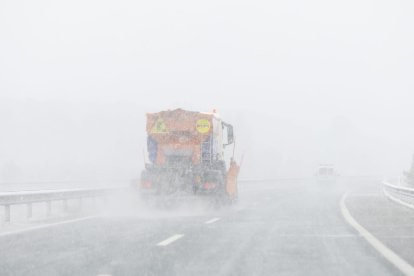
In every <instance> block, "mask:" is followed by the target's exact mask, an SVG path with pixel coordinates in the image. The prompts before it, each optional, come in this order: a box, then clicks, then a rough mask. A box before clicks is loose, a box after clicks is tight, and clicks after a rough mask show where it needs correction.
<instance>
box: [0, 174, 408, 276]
mask: <svg viewBox="0 0 414 276" xmlns="http://www.w3.org/2000/svg"><path fill="white" fill-rule="evenodd" d="M360 185H364V187H365V190H364V191H363V192H362V195H365V196H367V197H366V198H365V199H364V201H365V202H367V206H369V208H371V209H370V210H368V211H372V213H373V214H375V210H376V209H377V208H376V206H375V204H371V205H370V204H369V202H370V199H369V198H370V196H372V197H373V198H374V199H375V197H376V196H378V194H377V192H378V188H379V185H380V183H379V182H376V181H373V180H363V179H360V180H358V179H348V180H340V181H337V183H329V182H316V181H315V180H311V179H303V180H283V181H282V180H279V181H268V182H249V183H242V184H241V191H240V202H239V204H238V205H236V206H233V207H231V208H228V209H223V210H194V209H193V208H189V209H188V210H182V209H181V210H180V211H174V210H168V211H160V210H158V211H148V212H149V213H145V212H147V211H142V210H139V209H137V210H136V215H131V213H132V212H135V210H130V212H129V213H128V214H124V215H119V216H117V215H107V216H103V217H97V218H93V219H89V220H85V221H81V222H76V223H71V224H67V225H61V226H54V227H50V228H46V229H39V230H34V231H30V232H26V233H21V234H16V235H12V236H4V237H0V247H1V248H4V249H5V248H7V250H2V251H1V253H0V274H1V275H100V274H109V275H401V273H400V272H399V271H398V270H397V269H396V268H395V267H394V266H393V265H391V264H390V263H388V262H387V261H386V260H385V259H384V258H383V257H382V256H381V255H380V254H379V253H378V252H377V251H376V250H375V249H373V248H372V247H371V246H370V245H369V244H368V243H367V242H366V241H365V240H364V239H363V238H362V237H361V236H360V235H359V234H358V233H357V232H356V231H355V230H354V229H353V228H352V227H350V226H349V225H348V224H347V222H346V221H345V220H344V218H343V216H342V214H341V210H340V206H339V202H340V199H341V197H342V195H343V194H344V193H345V192H346V191H350V190H353V191H356V192H354V193H353V194H354V195H357V194H358V191H359V192H360V193H361V189H360V187H362V186H360ZM351 195H352V194H351ZM356 198H358V197H356ZM376 200H378V199H376ZM348 202H349V203H350V204H353V198H352V197H351V198H350V199H349V200H348ZM376 202H377V201H375V200H374V201H372V203H376ZM377 203H378V202H377ZM379 203H380V204H381V205H382V209H381V211H382V212H384V213H386V209H385V207H384V206H385V205H384V203H381V202H379ZM391 204H392V203H391ZM355 206H356V207H355ZM355 206H351V207H352V208H350V210H351V212H352V214H353V215H357V216H356V217H358V218H363V217H364V216H363V215H362V216H359V215H361V214H359V213H358V212H359V210H361V213H362V211H364V210H363V209H364V208H360V207H358V206H359V205H358V204H356V205H355ZM394 208H400V207H398V206H394ZM365 211H366V210H365ZM393 211H395V210H393ZM394 213H395V214H396V216H397V215H398V212H394ZM408 215H410V213H408ZM412 217H413V214H412V213H411V218H412ZM377 226H378V224H377ZM396 229H398V225H394V229H393V228H389V230H388V231H389V234H392V232H393V231H395V230H396ZM406 242H407V243H409V242H411V243H412V242H413V237H411V239H410V238H409V237H408V238H407V237H406ZM407 243H406V245H407ZM399 246H401V245H399ZM395 249H396V251H397V250H398V245H397V247H396V248H395Z"/></svg>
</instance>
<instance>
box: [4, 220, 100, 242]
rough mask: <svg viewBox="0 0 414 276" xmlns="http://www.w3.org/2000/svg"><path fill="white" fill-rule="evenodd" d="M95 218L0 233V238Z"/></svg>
mask: <svg viewBox="0 0 414 276" xmlns="http://www.w3.org/2000/svg"><path fill="white" fill-rule="evenodd" d="M97 217H98V216H88V217H83V218H78V219H71V220H65V221H61V222H55V223H48V224H44V225H39V226H33V227H30V228H26V229H21V230H15V231H10V232H4V233H0V237H5V236H12V235H16V234H20V233H26V232H30V231H35V230H39V229H44V228H49V227H54V226H58V225H64V224H69V223H75V222H80V221H84V220H88V219H93V218H97Z"/></svg>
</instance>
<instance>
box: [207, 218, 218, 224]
mask: <svg viewBox="0 0 414 276" xmlns="http://www.w3.org/2000/svg"><path fill="white" fill-rule="evenodd" d="M218 220H220V218H213V219H210V220H208V221H206V222H204V223H205V224H211V223H215V222H216V221H218Z"/></svg>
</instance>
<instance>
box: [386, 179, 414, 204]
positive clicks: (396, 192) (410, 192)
mask: <svg viewBox="0 0 414 276" xmlns="http://www.w3.org/2000/svg"><path fill="white" fill-rule="evenodd" d="M383 192H384V194H385V195H386V196H387V197H388V198H390V199H391V200H393V201H395V202H397V203H399V204H402V205H404V206H406V207H409V208H412V209H414V188H409V187H404V186H399V185H393V184H390V183H388V182H387V181H383Z"/></svg>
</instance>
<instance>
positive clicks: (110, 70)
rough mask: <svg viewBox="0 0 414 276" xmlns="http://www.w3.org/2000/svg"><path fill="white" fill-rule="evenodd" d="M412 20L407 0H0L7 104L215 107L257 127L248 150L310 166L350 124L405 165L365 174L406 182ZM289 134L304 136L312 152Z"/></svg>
mask: <svg viewBox="0 0 414 276" xmlns="http://www.w3.org/2000/svg"><path fill="white" fill-rule="evenodd" d="M413 15H414V2H412V1H408V0H407V1H396V0H392V1H391V0H389V1H382V0H381V1H368V0H359V1H357V0H350V1H327V0H326V1H321V0H316V1H291V0H290V1H287V0H285V1H225V0H224V1H223V0H221V1H204V2H200V1H102V0H100V1H84V0H82V1H80V0H74V1H45V0H39V1H17V0H1V1H0V100H2V101H3V102H7V101H16V100H17V101H21V102H22V103H23V102H25V101H27V100H34V101H40V102H45V103H50V104H53V103H55V102H66V103H68V105H69V103H71V104H75V105H76V104H78V103H79V104H81V103H93V104H97V103H102V104H113V103H114V102H115V103H117V106H118V107H119V108H120V109H122V106H123V104H125V106H126V105H130V104H135V105H136V106H137V110H138V111H139V112H140V113H144V112H145V111H148V110H159V109H164V108H175V107H183V108H190V109H195V110H210V109H212V108H217V109H219V110H221V111H223V113H224V114H223V116H224V117H225V116H226V113H227V116H228V117H231V118H236V119H235V120H236V123H240V124H242V122H239V121H240V120H241V121H243V123H246V122H247V121H248V122H249V124H250V125H255V126H254V127H252V128H251V131H248V130H247V129H246V125H244V126H240V127H239V128H240V129H242V133H243V134H244V133H249V135H250V136H253V137H255V138H249V139H253V140H254V141H256V142H252V141H253V140H248V139H246V141H245V143H246V145H244V147H246V148H249V149H250V151H252V148H254V151H257V152H266V150H267V149H268V148H269V147H271V148H272V149H273V150H275V151H276V152H283V154H281V155H283V156H285V157H283V158H282V157H280V158H282V159H284V160H285V159H286V156H293V157H292V158H293V159H295V160H299V161H297V162H299V163H300V162H304V164H308V163H306V162H305V161H303V160H305V159H306V158H303V157H300V152H302V153H303V155H305V156H308V157H309V155H311V154H313V153H314V151H317V150H316V148H318V146H319V147H324V146H326V143H328V142H327V140H318V139H319V138H317V137H319V136H318V135H322V136H323V132H324V130H323V129H324V128H326V127H328V126H329V125H330V124H331V123H332V121H333V120H336V119H335V118H345V119H344V120H345V121H349V122H350V124H352V126H353V127H354V128H355V129H357V130H358V131H360V132H363V133H364V137H365V138H366V140H360V142H361V143H362V145H360V146H361V147H362V148H364V147H372V148H371V149H370V152H372V153H377V154H378V153H379V152H382V153H383V154H387V155H390V154H391V156H389V158H391V159H393V160H395V159H398V161H392V162H391V161H389V162H390V164H388V163H386V162H385V163H383V164H382V165H381V166H377V167H376V166H373V167H372V168H371V167H370V168H369V169H368V168H367V172H368V171H369V172H371V171H373V170H374V169H377V170H382V169H384V168H386V167H387V166H388V165H390V166H391V167H392V166H394V167H393V170H392V172H396V171H397V170H398V169H399V168H400V169H401V170H402V169H403V168H402V166H404V165H406V167H408V165H409V164H407V163H408V162H409V160H410V155H411V153H412V152H413V151H414V142H413V141H414V128H413V127H412V126H413V118H414V109H413V99H414V96H413V92H414V78H413V76H414V50H413V49H414V28H413V26H414V16H413ZM17 105H19V104H18V103H17ZM68 110H70V108H69V109H68ZM117 111H118V110H117V109H115V110H112V111H108V112H113V113H117ZM247 111H248V112H249V113H248V114H251V116H250V117H249V116H248V115H247V114H246V112H247ZM241 113H243V114H241ZM26 115H27V114H26ZM22 116H24V114H22ZM28 116H29V115H28ZM52 116H53V115H52ZM85 116H86V115H85ZM246 116H247V118H248V119H246ZM237 118H238V119H237ZM240 118H244V119H243V120H242V119H240ZM263 118H266V119H263ZM4 121H6V122H7V118H6V119H4ZM269 122H271V123H272V124H273V126H272V128H273V132H272V131H271V132H270V134H269V135H267V137H268V140H270V139H269V136H270V137H272V135H279V134H280V132H277V129H279V128H280V129H282V130H283V131H281V132H283V133H284V135H285V136H286V137H285V138H283V139H285V140H284V141H285V142H283V143H284V144H283V147H284V149H283V147H282V146H280V147H278V145H274V144H272V143H270V142H268V143H264V144H263V141H262V139H261V138H258V137H263V136H266V133H264V131H263V130H264V129H266V130H267V128H266V127H265V125H268V124H269ZM278 122H279V123H280V125H278V124H277V123H278ZM296 126H297V127H296ZM44 127H45V128H46V127H50V126H48V125H46V126H44ZM290 128H294V129H295V130H292V132H291V133H290V132H289V129H290ZM274 129H276V130H274ZM253 130H254V131H255V132H254V133H252V132H253ZM285 130H287V131H288V132H285ZM312 130H314V131H316V132H317V133H311V134H309V133H306V134H303V133H301V131H308V132H309V131H312ZM257 132H260V134H259V133H257ZM274 133H276V134H274ZM286 133H287V134H286ZM289 133H290V134H291V135H293V136H297V135H300V136H303V137H306V139H305V138H303V139H304V140H298V141H297V143H299V144H301V145H302V147H304V149H303V150H299V149H298V148H297V147H295V144H294V142H292V144H289V143H288V141H294V140H295V138H294V137H290V136H289ZM321 133H322V134H321ZM245 136H247V135H245ZM309 137H314V138H312V139H315V140H314V141H310V140H309V139H311V138H309ZM315 137H316V138H315ZM356 138H358V137H356ZM10 140H13V139H12V138H10ZM241 140H243V138H241ZM372 140H374V142H378V143H379V144H378V147H381V148H379V149H377V148H376V147H375V146H372V143H369V141H372ZM0 141H1V140H0ZM7 141H9V140H7ZM331 142H332V141H331ZM249 143H251V144H249ZM354 143H355V144H361V143H358V142H354ZM363 143H367V144H366V145H365V144H363ZM288 144H289V145H290V146H288V147H287V148H286V145H288ZM253 145H254V147H253ZM9 146H10V145H9ZM348 146H349V145H348ZM354 146H355V145H354ZM388 146H389V147H388ZM3 147H6V146H5V145H3ZM0 149H1V147H0ZM353 149H355V147H353ZM290 150H291V151H290ZM349 150H352V148H349V149H348V150H344V152H349ZM10 154H11V153H10ZM392 154H395V155H392ZM11 155H12V154H11ZM322 155H323V154H322ZM31 157H32V158H33V156H31ZM8 158H11V157H8ZM255 158H256V159H255ZM255 158H254V157H253V155H252V160H253V159H255V160H258V159H261V157H259V155H258V154H257V155H256V157H255ZM301 158H302V159H301ZM318 158H319V159H323V158H322V157H318ZM13 159H14V158H13ZM308 159H311V158H310V157H309V158H308ZM314 159H316V157H315V158H314ZM345 159H346V160H348V161H350V157H349V158H345ZM377 159H378V156H377V155H375V154H373V155H372V160H377ZM266 160H267V159H266ZM270 160H271V159H269V161H270ZM300 160H302V161H300ZM0 161H1V160H0ZM322 161H323V160H322ZM281 162H282V161H281ZM294 162H296V161H294ZM294 162H293V161H292V163H294ZM309 162H310V161H309ZM315 162H316V161H315ZM0 166H1V162H0ZM246 166H247V165H246ZM131 167H132V165H131ZM348 167H350V166H348ZM253 171H254V170H253V169H252V173H251V175H252V176H256V175H257V174H261V173H262V172H258V171H255V172H253ZM271 171H272V170H271V169H270V168H269V169H268V172H267V173H266V174H268V175H271ZM349 171H350V172H357V171H358V170H356V169H355V168H354V169H349ZM358 172H359V173H363V172H365V171H364V169H361V170H360V171H358ZM289 173H290V174H294V173H295V172H293V171H292V170H291V169H290V170H287V171H286V174H289Z"/></svg>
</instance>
